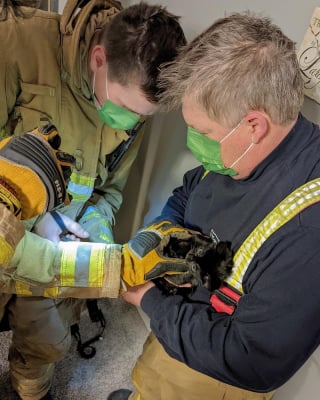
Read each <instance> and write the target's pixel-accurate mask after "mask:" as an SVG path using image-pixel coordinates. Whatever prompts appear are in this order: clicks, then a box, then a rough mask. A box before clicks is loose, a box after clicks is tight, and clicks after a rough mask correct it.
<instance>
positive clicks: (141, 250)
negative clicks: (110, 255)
mask: <svg viewBox="0 0 320 400" xmlns="http://www.w3.org/2000/svg"><path fill="white" fill-rule="evenodd" d="M192 236H193V234H192V233H191V232H189V231H188V230H187V229H184V228H182V227H181V226H177V225H174V224H173V223H172V222H170V221H161V222H158V223H155V224H153V225H150V226H148V227H147V228H144V229H142V230H140V231H139V232H138V233H137V234H136V235H135V236H134V237H133V238H132V239H131V240H130V241H129V242H128V243H126V244H125V245H124V246H123V247H122V257H123V262H122V279H123V280H124V282H125V283H126V284H128V285H129V286H135V285H141V284H143V283H145V282H146V281H149V280H151V279H154V278H157V277H160V276H164V275H176V274H185V273H188V271H189V266H188V264H187V263H186V261H185V259H184V256H185V254H181V255H180V257H181V258H179V256H178V257H170V256H168V255H166V246H167V245H168V243H169V241H170V239H172V238H175V239H179V240H180V239H181V240H187V239H189V238H191V237H192ZM188 250H189V249H186V250H185V252H186V253H187V251H188Z"/></svg>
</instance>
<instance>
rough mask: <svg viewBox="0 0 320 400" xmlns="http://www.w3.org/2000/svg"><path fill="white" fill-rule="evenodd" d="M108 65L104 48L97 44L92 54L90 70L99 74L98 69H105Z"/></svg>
mask: <svg viewBox="0 0 320 400" xmlns="http://www.w3.org/2000/svg"><path fill="white" fill-rule="evenodd" d="M106 63H107V52H106V49H105V47H104V46H101V45H100V44H97V45H95V46H93V48H92V50H91V52H90V62H89V64H90V69H91V71H92V72H97V71H98V69H100V68H101V67H104V66H105V65H106Z"/></svg>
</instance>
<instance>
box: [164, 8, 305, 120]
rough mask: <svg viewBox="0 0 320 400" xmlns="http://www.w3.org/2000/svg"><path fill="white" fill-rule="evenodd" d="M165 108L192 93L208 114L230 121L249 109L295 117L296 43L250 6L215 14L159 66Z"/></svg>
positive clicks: (298, 97) (299, 85)
mask: <svg viewBox="0 0 320 400" xmlns="http://www.w3.org/2000/svg"><path fill="white" fill-rule="evenodd" d="M160 84H161V85H162V86H163V87H164V88H166V90H165V91H164V93H163V94H162V96H161V98H160V104H162V106H164V107H165V108H166V109H170V108H172V107H177V106H179V105H180V103H181V101H182V100H183V98H184V97H188V98H190V99H192V101H194V102H195V103H196V104H197V105H198V106H199V107H200V108H201V109H203V110H204V112H205V113H206V114H207V115H208V117H209V118H211V119H213V120H215V121H216V122H218V123H220V124H222V125H225V126H234V125H235V124H237V123H238V122H239V121H240V120H241V119H242V118H243V117H244V116H245V115H246V114H247V113H248V112H249V111H250V110H255V111H263V112H265V113H266V114H268V115H269V116H270V118H271V119H272V120H273V122H275V123H278V124H280V125H282V124H283V125H284V124H286V123H288V122H290V121H293V120H294V119H295V118H296V117H297V115H298V113H299V111H300V108H301V105H302V102H303V81H302V77H301V74H300V69H299V64H298V61H297V56H296V51H295V43H294V42H293V41H292V40H290V39H289V38H288V37H287V36H285V35H284V33H283V32H282V31H281V29H280V28H279V27H278V26H276V25H274V24H272V23H271V21H270V19H269V18H266V17H257V16H254V15H253V14H250V13H249V12H246V13H244V14H240V13H233V14H231V15H230V16H227V17H225V18H222V19H219V20H217V21H216V22H215V23H214V24H213V25H211V26H210V27H209V28H208V29H207V30H206V31H204V32H203V33H202V34H200V35H199V36H198V37H196V38H195V39H194V40H193V41H192V42H191V43H190V44H189V45H187V46H185V47H184V48H183V50H182V51H181V52H180V55H179V56H178V58H177V59H176V61H173V62H171V63H170V64H167V65H165V66H164V67H163V69H162V71H161V74H160Z"/></svg>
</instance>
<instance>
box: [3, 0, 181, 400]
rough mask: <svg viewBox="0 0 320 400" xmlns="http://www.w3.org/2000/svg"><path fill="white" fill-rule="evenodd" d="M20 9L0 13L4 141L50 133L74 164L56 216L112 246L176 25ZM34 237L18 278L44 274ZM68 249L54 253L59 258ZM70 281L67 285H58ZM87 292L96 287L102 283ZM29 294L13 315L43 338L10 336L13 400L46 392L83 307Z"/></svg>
mask: <svg viewBox="0 0 320 400" xmlns="http://www.w3.org/2000/svg"><path fill="white" fill-rule="evenodd" d="M23 3H25V4H31V3H34V2H23V1H21V2H19V1H18V2H13V1H12V2H11V1H6V2H3V3H2V8H0V19H1V21H0V38H1V45H0V46H1V57H2V63H1V65H0V129H1V133H2V136H7V135H12V134H14V135H20V134H21V133H22V132H27V131H30V130H32V129H34V128H35V127H41V126H44V125H47V124H48V123H49V124H53V125H54V126H55V127H56V128H57V130H58V132H59V134H60V136H61V145H60V149H59V150H61V151H63V152H66V153H68V154H70V155H72V157H73V160H74V165H73V168H72V173H71V176H70V178H69V179H68V182H67V183H68V193H69V196H70V200H71V201H70V204H69V205H67V206H66V207H64V208H62V209H60V210H59V211H60V212H61V213H63V214H64V215H67V216H69V217H70V218H72V219H73V220H78V221H79V222H80V224H81V225H82V226H83V227H84V229H85V230H86V231H87V232H88V233H89V235H90V236H89V240H90V241H92V242H100V243H104V244H106V243H113V237H112V227H113V224H114V222H115V214H116V212H117V210H118V209H119V207H120V205H121V203H122V190H123V187H124V185H125V182H126V180H127V177H128V174H129V171H130V167H131V165H132V163H133V161H134V159H135V157H136V155H137V152H138V149H139V146H140V143H141V140H142V134H143V127H142V129H141V126H143V122H144V120H145V118H146V116H148V115H151V114H153V113H154V112H155V111H156V110H157V108H158V105H157V98H158V95H159V93H160V89H159V88H158V86H157V77H158V72H159V66H160V65H161V64H162V63H163V62H167V61H170V60H172V59H173V58H174V57H175V56H176V54H177V51H178V48H179V47H180V46H182V45H184V44H185V37H184V34H183V31H182V29H181V27H180V25H179V23H178V18H177V17H176V16H174V15H172V14H170V13H169V12H168V11H167V10H166V9H165V8H163V7H160V6H151V5H148V4H146V3H139V4H136V5H134V6H131V7H128V8H126V9H122V7H121V5H120V3H119V2H118V1H113V0H106V1H105V0H93V1H85V0H84V1H74V0H69V1H67V3H66V6H65V8H64V10H63V13H62V15H61V16H60V15H58V14H55V13H49V12H44V11H41V10H35V9H30V8H28V7H20V6H19V4H23ZM123 149H125V150H126V151H123ZM28 226H29V227H30V228H32V224H31V226H30V224H29V225H28ZM30 238H32V241H33V243H34V244H33V247H32V251H31V252H28V253H27V252H24V248H25V246H24V245H22V244H21V242H19V245H18V248H17V250H16V253H15V254H14V256H13V258H12V262H14V263H16V262H17V260H19V269H20V271H21V270H24V268H26V269H28V268H29V267H30V265H29V263H30V262H31V259H32V261H33V263H34V260H38V262H39V266H38V268H39V269H40V270H42V268H44V266H43V265H41V264H42V263H44V261H45V260H48V258H47V257H46V258H45V259H44V257H43V256H41V254H39V252H40V253H41V249H42V248H43V246H48V244H47V241H46V242H45V243H46V244H45V245H44V244H43V239H41V238H40V237H38V236H34V235H30V234H26V236H24V239H23V241H24V240H27V241H28V240H31V239H30ZM52 246H54V245H53V244H52ZM69 246H70V245H69V244H68V243H65V244H61V246H60V247H59V248H60V249H62V250H61V251H62V252H63V251H64V249H65V248H67V249H69ZM72 246H75V244H73V245H72ZM78 246H80V247H81V249H83V247H82V246H83V245H82V244H81V243H78ZM96 246H98V245H96ZM72 248H73V247H72ZM95 248H96V247H95ZM30 254H32V257H30ZM73 254H74V253H73ZM94 254H96V253H94ZM98 254H99V252H98ZM110 254H111V253H110ZM112 254H113V255H112V256H111V255H110V257H111V258H112V257H113V256H114V254H115V253H112ZM55 257H56V256H55ZM103 259H104V258H103ZM55 260H56V258H55ZM63 260H66V258H65V257H63ZM67 260H70V258H69V259H67ZM101 260H102V259H99V262H101V263H102V261H101ZM52 261H53V260H52ZM101 263H100V264H99V263H98V265H101ZM69 267H70V269H72V265H71V264H70V266H69ZM64 271H65V272H66V274H67V272H69V270H67V269H64ZM99 272H100V273H101V274H102V272H101V270H99ZM67 275H68V274H67ZM87 279H91V276H89V277H85V280H87ZM107 280H108V279H107ZM71 281H72V280H71ZM108 281H109V280H108ZM72 282H73V281H72ZM72 282H70V280H68V279H67V276H66V277H65V280H64V282H63V285H62V286H65V285H67V286H69V284H70V286H72V285H71V283H72ZM116 284H119V278H118V279H116ZM92 285H93V286H95V285H97V286H100V285H102V281H101V279H100V280H99V282H98V283H97V282H96V281H95V282H94V283H92ZM61 291H62V292H63V291H64V290H63V289H61ZM25 293H26V291H24V290H23V291H22V292H21V293H18V294H20V295H19V296H17V297H15V298H14V302H15V305H16V310H15V311H16V313H18V314H19V313H20V314H21V313H22V315H23V317H24V319H25V321H24V323H25V326H26V327H28V326H30V324H29V323H30V321H34V320H35V319H36V323H37V324H38V326H41V327H42V329H39V330H38V332H37V334H36V335H34V337H32V338H30V337H27V335H26V332H25V330H20V331H19V330H18V329H15V331H14V338H15V341H14V342H13V344H12V346H11V349H10V368H11V375H12V379H13V385H14V388H15V390H16V391H17V392H18V394H19V396H20V397H21V398H23V399H25V400H30V399H32V400H38V399H40V398H41V397H43V396H44V395H45V394H46V393H47V392H48V389H49V387H50V383H51V379H52V373H53V363H54V361H56V360H59V359H61V357H62V356H63V355H64V354H65V353H66V351H67V350H68V348H69V343H70V336H69V327H70V325H71V324H73V323H74V322H75V321H77V320H78V318H79V313H80V310H81V306H82V302H80V301H76V300H73V301H65V300H59V301H53V300H51V299H49V298H48V299H43V297H41V296H39V297H32V298H30V297H29V298H25V297H23V296H22V295H23V294H25ZM83 293H84V292H83ZM113 293H114V295H116V294H117V293H118V288H117V289H115V290H114V292H113ZM28 294H29V292H28ZM84 297H85V295H84ZM8 306H9V303H8ZM10 306H12V303H10ZM21 310H23V312H22V311H21ZM35 316H37V317H35ZM27 319H30V321H28V320H27ZM62 321H66V322H65V323H64V322H62ZM51 325H52V326H51ZM26 329H27V328H26ZM41 332H42V336H41ZM48 332H52V338H50V343H47V340H48V335H47V333H48ZM26 341H28V363H27V365H28V367H27V368H26V364H25V362H24V360H25V359H26V355H25V354H24V349H26V348H27V346H26ZM39 343H42V346H41V347H40V346H39ZM39 352H41V357H40V355H39ZM40 359H41V360H42V361H41V363H40V364H41V365H39V360H40Z"/></svg>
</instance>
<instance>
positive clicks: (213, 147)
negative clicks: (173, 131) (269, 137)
mask: <svg viewBox="0 0 320 400" xmlns="http://www.w3.org/2000/svg"><path fill="white" fill-rule="evenodd" d="M241 122H242V121H240V122H239V124H238V125H237V126H236V127H235V128H233V129H232V130H231V131H230V132H229V133H228V134H227V135H226V136H225V137H224V138H223V139H222V140H221V141H220V142H218V141H217V140H212V139H209V138H208V137H207V136H205V135H203V134H201V133H200V132H198V131H197V130H196V129H194V128H192V127H191V126H189V127H188V134H187V147H188V148H189V150H190V151H191V152H192V154H193V155H194V156H195V158H196V159H197V160H198V161H200V162H201V164H202V165H203V166H204V168H205V169H206V170H209V171H213V172H216V173H217V174H222V175H230V176H234V175H237V172H236V171H235V170H234V169H233V168H232V167H233V166H234V165H235V164H237V163H238V161H240V160H241V158H242V157H243V156H244V155H245V154H247V152H248V151H249V150H250V148H251V147H252V145H253V143H251V145H250V146H249V147H248V149H247V150H246V151H245V152H244V153H243V154H242V155H241V156H240V157H239V158H238V159H237V160H236V161H235V162H234V163H233V164H232V165H231V167H230V168H226V167H225V166H224V164H223V162H222V159H221V143H222V142H224V141H225V140H226V139H227V138H228V137H229V136H231V135H232V134H233V132H235V131H236V130H237V129H238V127H239V126H240V124H241Z"/></svg>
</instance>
